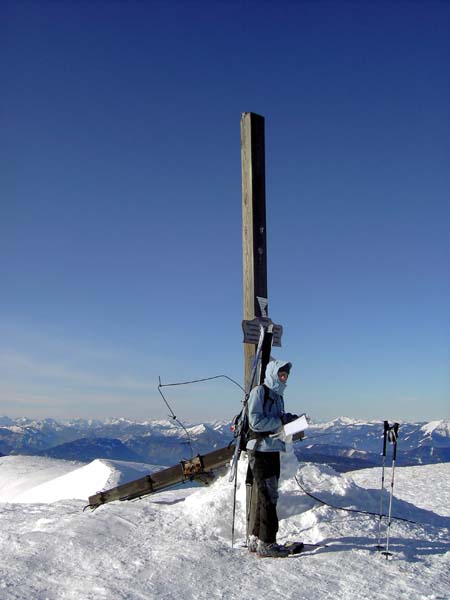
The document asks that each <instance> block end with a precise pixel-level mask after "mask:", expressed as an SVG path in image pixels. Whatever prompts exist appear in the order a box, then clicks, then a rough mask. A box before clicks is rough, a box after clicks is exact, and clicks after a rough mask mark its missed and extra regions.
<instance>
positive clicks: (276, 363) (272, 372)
mask: <svg viewBox="0 0 450 600" xmlns="http://www.w3.org/2000/svg"><path fill="white" fill-rule="evenodd" d="M285 366H288V367H289V370H288V369H286V370H287V371H288V372H289V371H290V370H291V369H292V363H290V362H288V361H287V360H271V361H270V362H269V363H268V364H267V367H266V373H265V378H264V385H266V386H267V387H268V388H270V389H271V390H273V391H274V392H276V393H277V394H281V395H282V394H283V392H284V389H285V387H286V383H283V382H281V381H280V380H279V379H278V371H279V370H280V369H281V370H282V367H285Z"/></svg>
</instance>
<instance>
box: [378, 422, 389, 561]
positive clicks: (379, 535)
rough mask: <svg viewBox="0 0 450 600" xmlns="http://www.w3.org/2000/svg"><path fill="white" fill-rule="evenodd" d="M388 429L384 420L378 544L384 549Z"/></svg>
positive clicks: (380, 548) (379, 548)
mask: <svg viewBox="0 0 450 600" xmlns="http://www.w3.org/2000/svg"><path fill="white" fill-rule="evenodd" d="M388 431H389V423H388V422H387V421H384V424H383V462H382V465H381V490H380V518H379V521H378V544H377V546H376V548H377V550H382V548H383V546H382V545H381V521H382V519H383V495H384V470H385V467H386V443H387V433H388Z"/></svg>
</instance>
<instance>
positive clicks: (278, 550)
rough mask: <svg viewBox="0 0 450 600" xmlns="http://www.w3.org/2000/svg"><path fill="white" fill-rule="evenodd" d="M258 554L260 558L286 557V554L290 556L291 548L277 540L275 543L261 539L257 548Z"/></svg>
mask: <svg viewBox="0 0 450 600" xmlns="http://www.w3.org/2000/svg"><path fill="white" fill-rule="evenodd" d="M256 556H257V557H258V558H285V557H286V556H289V550H287V549H286V548H285V547H284V546H280V545H279V544H276V543H275V542H274V543H273V544H267V543H266V542H263V541H261V540H259V541H258V546H257V548H256Z"/></svg>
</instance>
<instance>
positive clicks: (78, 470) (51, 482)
mask: <svg viewBox="0 0 450 600" xmlns="http://www.w3.org/2000/svg"><path fill="white" fill-rule="evenodd" d="M160 468H161V467H160V466H155V465H146V464H143V463H130V462H123V461H114V460H103V459H102V460H99V459H97V460H94V461H92V462H91V463H89V464H87V465H83V464H82V463H76V462H68V461H63V460H54V459H48V458H40V457H34V456H20V457H19V456H5V457H1V458H0V503H1V502H18V503H22V504H23V503H26V504H28V503H36V502H38V503H47V504H49V503H52V502H58V501H60V500H70V499H78V500H83V501H84V502H85V503H87V500H88V498H89V496H91V495H93V494H95V493H97V492H99V491H103V490H107V489H110V488H112V487H115V486H116V485H121V484H122V483H127V482H128V481H133V480H134V479H138V478H139V477H143V476H144V475H147V474H149V473H151V472H153V471H155V470H159V469H160Z"/></svg>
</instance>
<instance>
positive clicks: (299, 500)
mask: <svg viewBox="0 0 450 600" xmlns="http://www.w3.org/2000/svg"><path fill="white" fill-rule="evenodd" d="M141 469H142V465H130V464H128V463H119V462H116V461H94V462H93V463H90V464H88V465H82V464H77V463H67V462H65V461H58V460H51V459H42V458H41V459H38V458H35V457H12V456H11V457H2V458H0V552H1V557H2V560H1V562H0V598H1V599H2V600H13V599H14V600H16V599H20V600H22V599H27V600H30V599H31V600H46V599H48V600H54V599H77V600H90V599H94V598H95V599H96V600H98V599H102V598H106V599H108V600H116V599H117V600H119V599H124V600H125V599H126V600H138V599H139V600H141V599H152V598H155V599H156V598H158V599H160V598H161V599H172V598H173V599H177V600H179V599H180V598H183V599H184V598H187V599H190V598H198V599H201V598H205V599H206V598H207V599H208V600H212V599H213V598H224V599H234V598H236V599H238V598H239V600H241V599H242V598H246V599H256V598H258V599H259V598H264V597H271V598H292V599H294V598H295V599H308V600H318V599H325V598H333V599H346V600H351V599H353V598H354V599H368V600H369V599H370V600H373V599H381V598H383V600H384V599H385V598H387V597H395V598H402V599H403V598H404V599H408V600H419V599H420V600H424V599H428V600H438V599H439V600H441V599H444V598H445V599H450V535H449V532H450V503H449V499H450V464H439V465H428V466H421V467H404V468H398V469H397V470H396V483H395V493H396V497H395V500H394V514H395V515H397V516H401V517H404V518H407V519H410V520H412V521H416V522H417V523H418V524H413V523H407V522H404V521H394V523H393V525H392V528H391V550H392V551H393V557H392V559H391V560H386V559H385V558H383V557H382V556H381V555H380V554H379V553H378V552H376V550H375V549H374V546H375V544H376V541H377V531H378V518H376V517H370V516H366V515H361V514H356V513H347V512H341V511H336V510H333V509H331V508H330V507H328V506H324V505H321V504H320V503H318V502H317V501H315V500H313V499H311V498H310V497H308V496H307V495H305V494H304V493H303V492H302V491H301V489H300V488H299V487H298V484H297V482H296V480H295V477H294V475H297V477H298V478H299V481H300V482H301V483H302V485H303V486H304V487H305V489H307V490H308V491H310V492H312V493H313V494H314V495H316V496H318V497H320V498H322V499H324V500H325V501H326V502H329V503H331V504H335V505H339V506H346V507H352V508H358V509H362V510H366V511H373V512H377V510H378V507H379V487H380V472H379V469H369V470H365V471H358V472H355V473H347V474H345V475H341V474H337V473H335V472H334V471H332V470H331V469H329V468H327V467H320V466H317V465H310V464H306V465H301V466H299V465H298V463H297V462H296V460H295V458H294V457H293V456H292V455H288V456H287V457H286V459H285V461H284V464H283V480H282V483H281V490H280V491H281V493H280V504H279V516H280V518H281V521H280V532H279V540H280V541H286V540H288V539H301V540H303V541H305V542H309V543H313V544H326V547H321V546H317V547H314V548H311V549H310V550H308V551H306V552H304V553H302V554H300V555H298V556H295V557H290V558H287V559H258V558H256V557H255V556H254V555H249V554H248V553H247V552H246V550H245V549H244V548H242V543H243V536H244V515H243V508H242V506H243V499H244V489H243V488H244V486H239V488H238V506H237V523H236V528H237V540H236V544H235V547H234V548H231V544H230V538H231V500H232V486H231V484H230V483H229V482H228V479H227V477H226V476H224V477H222V478H220V479H219V480H217V481H216V483H214V484H213V485H212V486H210V487H209V488H198V487H197V488H192V487H187V486H184V487H181V488H179V489H176V490H171V491H167V492H163V493H160V494H157V495H154V496H149V497H147V498H144V499H142V500H139V501H135V502H123V503H112V504H109V505H105V506H102V507H100V508H99V509H98V510H96V511H94V512H91V511H89V510H88V511H85V512H83V507H84V506H85V504H86V501H87V496H88V495H90V494H92V493H94V492H96V491H98V490H100V489H102V488H107V487H110V486H111V485H116V483H118V482H119V483H122V482H123V481H125V480H129V479H130V478H131V479H132V478H135V477H139V476H141V475H142V471H141ZM244 470H245V463H244V462H243V461H242V464H241V465H240V479H239V480H240V482H242V481H243V472H244ZM387 479H388V480H389V472H388V473H387ZM385 500H386V498H385Z"/></svg>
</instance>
